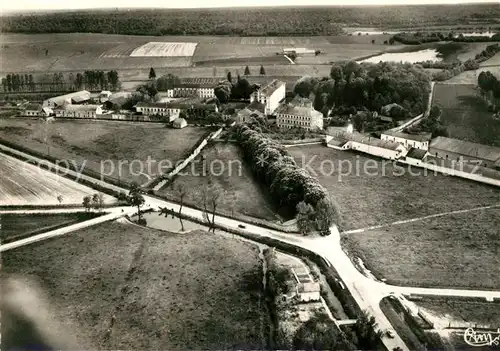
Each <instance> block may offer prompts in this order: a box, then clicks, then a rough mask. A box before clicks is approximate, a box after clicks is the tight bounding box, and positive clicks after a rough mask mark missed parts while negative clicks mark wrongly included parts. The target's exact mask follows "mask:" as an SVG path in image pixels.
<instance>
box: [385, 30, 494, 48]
mask: <svg viewBox="0 0 500 351" xmlns="http://www.w3.org/2000/svg"><path fill="white" fill-rule="evenodd" d="M391 39H392V40H393V41H397V42H399V43H401V44H405V45H420V44H425V43H436V42H439V41H443V40H446V41H452V42H456V43H487V42H492V41H500V34H499V33H497V34H495V35H493V36H491V37H490V36H487V35H479V36H466V35H463V34H459V35H458V36H455V35H454V34H453V32H449V33H447V34H444V33H441V32H434V33H423V32H416V33H398V34H395V35H394V36H392V37H391Z"/></svg>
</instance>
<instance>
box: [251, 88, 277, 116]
mask: <svg viewBox="0 0 500 351" xmlns="http://www.w3.org/2000/svg"><path fill="white" fill-rule="evenodd" d="M285 94H286V85H285V82H282V81H280V80H277V79H274V80H273V81H271V82H270V83H268V84H266V85H264V86H262V87H260V88H259V89H258V90H256V91H255V92H253V93H252V95H250V103H253V102H254V101H258V102H260V103H261V104H264V106H265V108H264V113H265V114H266V115H272V114H273V113H274V112H275V111H276V109H277V108H278V107H279V105H280V102H281V101H282V100H284V99H285Z"/></svg>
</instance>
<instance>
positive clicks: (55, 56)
mask: <svg viewBox="0 0 500 351" xmlns="http://www.w3.org/2000/svg"><path fill="white" fill-rule="evenodd" d="M386 37H387V38H388V36H347V35H344V36H329V37H250V38H246V37H223V36H221V37H214V36H158V37H154V36H132V35H112V34H109V35H106V34H90V33H71V34H37V35H30V34H11V33H9V34H3V35H2V37H1V45H2V59H3V64H2V67H1V68H0V73H5V72H16V73H25V72H40V73H44V72H58V71H62V72H70V71H73V72H78V71H83V70H85V69H103V70H110V69H118V71H119V73H121V71H126V70H136V69H140V70H146V69H148V70H149V68H150V67H155V69H157V68H162V67H163V68H174V67H175V68H181V67H187V66H191V64H192V63H193V62H194V63H196V62H205V61H211V60H220V59H238V60H240V61H238V62H236V64H240V62H241V59H242V58H244V57H248V58H249V60H250V62H248V63H247V64H251V63H252V62H254V61H253V60H256V59H257V58H262V60H263V61H262V62H261V63H270V62H273V61H272V59H273V58H274V56H277V55H276V53H277V52H280V53H281V52H282V50H283V48H289V47H307V48H310V49H314V50H317V49H318V50H321V51H322V52H323V54H322V55H319V56H318V57H312V58H307V57H303V58H300V60H302V61H301V62H299V63H303V64H307V65H314V64H328V63H329V62H331V61H337V60H345V59H355V58H359V57H364V56H367V55H374V54H377V53H380V52H384V51H387V50H396V49H398V48H403V47H404V46H402V45H384V44H382V42H383V40H387V38H386ZM372 40H375V44H372ZM151 42H164V43H171V44H169V45H170V46H168V47H169V48H170V49H172V50H170V49H169V50H170V51H168V50H167V51H166V52H164V53H163V55H167V56H169V57H162V58H160V57H153V56H149V55H150V54H151V53H149V54H147V57H134V56H135V55H136V54H139V55H146V52H144V53H141V51H142V50H143V49H144V48H147V47H148V46H147V45H149V46H151V45H152V44H148V43H151ZM177 43H178V44H177ZM181 44H182V46H183V47H184V48H186V50H180V51H179V50H177V49H175V50H174V46H178V45H181ZM195 48H196V49H195ZM167 49H168V48H167ZM46 50H47V51H46ZM181 51H182V52H181ZM173 54H175V55H176V56H177V57H175V56H172V55H173ZM130 55H132V57H131V56H130ZM179 55H180V56H179ZM274 59H275V58H274ZM269 60H271V61H269ZM300 60H299V61H300ZM261 63H260V62H259V64H261ZM214 64H217V61H215V62H214ZM228 64H229V63H226V62H224V63H223V65H224V66H225V65H228ZM146 75H147V73H146ZM292 75H294V74H292ZM122 80H123V79H122Z"/></svg>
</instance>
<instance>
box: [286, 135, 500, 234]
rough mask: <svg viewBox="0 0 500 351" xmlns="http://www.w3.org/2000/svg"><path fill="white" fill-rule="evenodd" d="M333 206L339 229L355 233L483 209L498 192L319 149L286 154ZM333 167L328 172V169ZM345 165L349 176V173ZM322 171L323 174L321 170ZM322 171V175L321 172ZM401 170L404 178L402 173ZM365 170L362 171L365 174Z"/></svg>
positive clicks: (292, 150)
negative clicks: (339, 219)
mask: <svg viewBox="0 0 500 351" xmlns="http://www.w3.org/2000/svg"><path fill="white" fill-rule="evenodd" d="M287 150H288V152H290V154H291V155H292V156H293V157H294V159H295V161H296V162H297V164H298V165H299V166H302V167H304V168H305V167H306V166H307V168H306V169H307V170H308V171H309V172H311V173H312V172H313V171H314V173H316V174H314V173H312V175H313V176H315V177H317V178H318V180H319V181H320V183H321V184H322V185H323V186H324V187H325V188H326V189H327V190H328V191H329V193H330V195H331V196H332V197H333V198H334V199H335V200H336V201H337V202H338V204H339V206H340V209H341V213H342V217H343V223H341V224H342V229H344V230H350V229H358V228H365V227H369V226H374V225H382V224H389V223H392V222H395V221H400V220H405V219H410V218H415V217H420V216H426V215H432V214H436V213H442V212H447V211H454V210H461V209H468V208H473V207H478V206H487V205H491V204H494V203H497V202H498V201H499V196H500V191H499V190H497V189H495V188H493V187H489V186H486V185H483V184H478V183H475V182H472V181H467V180H465V179H461V178H452V177H448V176H445V175H442V174H434V172H432V171H428V173H427V176H425V175H424V174H425V173H424V170H423V169H415V168H412V169H411V170H412V172H413V174H419V173H418V172H421V173H420V174H421V175H418V176H417V175H415V176H412V175H411V174H410V172H408V171H407V168H403V167H402V166H400V165H398V166H394V165H393V163H392V162H389V161H388V160H386V161H385V162H383V161H381V160H380V159H378V158H368V157H366V156H364V155H362V154H356V153H354V152H348V151H338V150H334V149H330V148H327V147H325V146H322V145H308V146H299V147H291V148H288V149H287ZM332 162H333V167H332ZM349 164H350V165H352V166H351V171H349ZM322 165H323V168H322ZM322 169H323V172H322V171H321V170H322ZM403 169H404V170H406V171H405V172H404V174H403V171H402V170H403ZM364 170H366V171H364Z"/></svg>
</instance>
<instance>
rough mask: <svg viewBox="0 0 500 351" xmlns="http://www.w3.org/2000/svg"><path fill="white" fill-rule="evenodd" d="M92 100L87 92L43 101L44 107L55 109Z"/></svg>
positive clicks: (78, 92)
mask: <svg viewBox="0 0 500 351" xmlns="http://www.w3.org/2000/svg"><path fill="white" fill-rule="evenodd" d="M89 100H90V93H89V92H88V91H87V90H81V91H76V92H74V93H70V94H65V95H60V96H56V97H52V98H49V99H46V100H44V101H43V107H50V108H55V107H58V106H63V105H69V104H73V103H75V104H81V103H84V102H86V101H89Z"/></svg>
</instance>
